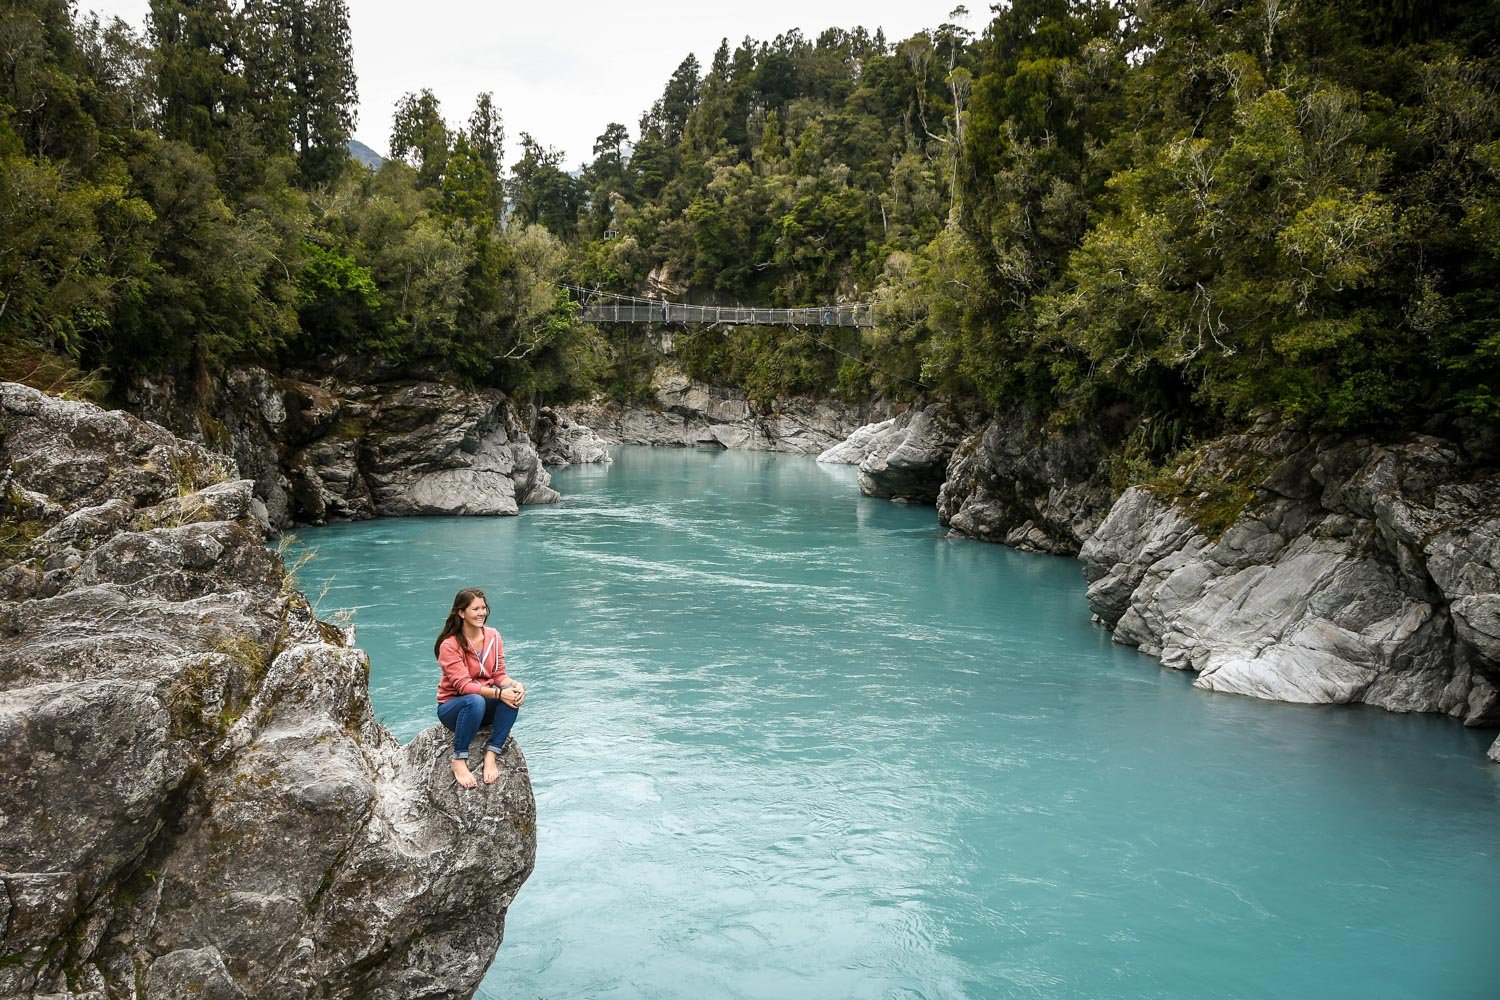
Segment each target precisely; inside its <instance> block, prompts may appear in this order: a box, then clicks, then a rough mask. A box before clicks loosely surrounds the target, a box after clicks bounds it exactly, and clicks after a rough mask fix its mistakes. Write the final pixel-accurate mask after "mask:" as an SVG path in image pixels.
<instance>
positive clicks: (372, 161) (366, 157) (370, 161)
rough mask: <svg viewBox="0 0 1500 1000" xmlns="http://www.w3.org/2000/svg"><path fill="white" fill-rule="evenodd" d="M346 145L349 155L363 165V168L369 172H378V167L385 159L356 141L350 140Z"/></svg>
mask: <svg viewBox="0 0 1500 1000" xmlns="http://www.w3.org/2000/svg"><path fill="white" fill-rule="evenodd" d="M347 145H348V147H349V155H350V156H352V157H354V158H355V159H356V160H358V161H359V162H360V163H363V164H364V165H365V166H367V167H369V168H370V169H371V170H379V169H380V165H381V164H382V163H384V162H385V157H383V156H381V155H380V154H379V153H377V152H375V150H373V149H371V148H370V147H369V146H366V145H365V144H364V143H362V142H360V141H359V140H358V139H350V140H349V142H348V143H347Z"/></svg>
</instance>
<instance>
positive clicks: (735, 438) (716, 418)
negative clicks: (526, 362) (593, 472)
mask: <svg viewBox="0 0 1500 1000" xmlns="http://www.w3.org/2000/svg"><path fill="white" fill-rule="evenodd" d="M651 388H652V401H651V403H650V404H647V405H640V406H626V405H622V404H619V403H613V402H602V403H585V404H577V405H574V406H569V407H566V408H565V412H566V414H567V416H568V417H569V418H570V419H571V420H573V421H575V422H577V423H580V424H584V425H586V426H588V427H591V428H593V429H594V431H596V432H597V433H598V434H599V435H600V436H601V437H603V438H604V439H605V440H606V441H609V442H612V443H615V444H652V445H673V446H679V447H689V448H692V447H710V448H740V449H745V450H749V451H784V452H793V453H797V454H804V455H815V454H817V453H818V452H820V451H823V450H824V449H826V448H829V447H832V446H833V445H835V444H837V443H839V442H840V441H842V440H843V439H844V438H845V437H847V436H848V435H849V433H850V432H852V431H853V430H854V429H855V428H857V427H859V426H860V425H861V424H863V423H866V422H868V421H869V420H871V419H872V417H873V416H876V415H880V416H883V415H885V414H884V413H883V412H881V408H880V407H878V406H877V407H865V408H860V407H854V406H847V405H843V404H839V403H831V402H824V401H815V400H806V399H784V400H778V401H777V403H776V404H775V406H774V407H773V408H772V409H770V410H761V409H758V408H757V407H756V406H755V405H754V404H752V403H751V402H750V401H749V400H748V399H746V397H745V394H744V393H743V392H740V391H739V390H738V389H730V388H725V387H722V386H711V385H705V384H704V383H702V382H696V381H694V380H693V379H690V378H688V377H687V376H686V375H685V374H683V373H682V371H681V370H680V369H678V368H677V367H675V366H674V365H671V364H663V365H661V366H660V367H658V368H657V369H656V371H655V373H654V374H653V376H652V380H651Z"/></svg>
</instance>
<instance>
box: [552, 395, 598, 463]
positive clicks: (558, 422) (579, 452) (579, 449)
mask: <svg viewBox="0 0 1500 1000" xmlns="http://www.w3.org/2000/svg"><path fill="white" fill-rule="evenodd" d="M536 450H537V454H538V455H539V456H541V460H542V464H543V465H546V466H562V465H593V464H598V463H603V462H613V461H614V459H613V458H612V457H610V454H609V443H608V442H607V441H605V440H604V439H603V438H601V437H600V436H599V435H598V434H596V433H594V429H593V428H592V427H586V426H584V425H583V424H580V423H579V422H578V421H576V420H574V419H573V418H572V417H570V416H569V415H568V414H567V413H564V412H562V411H561V410H554V409H552V408H551V407H550V406H544V407H542V409H541V411H540V412H539V413H538V414H537V449H536Z"/></svg>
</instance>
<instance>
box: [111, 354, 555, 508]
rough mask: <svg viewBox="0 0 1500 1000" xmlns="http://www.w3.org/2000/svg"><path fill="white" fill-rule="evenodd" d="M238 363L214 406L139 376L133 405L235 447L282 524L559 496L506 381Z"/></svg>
mask: <svg viewBox="0 0 1500 1000" xmlns="http://www.w3.org/2000/svg"><path fill="white" fill-rule="evenodd" d="M353 374H357V375H363V376H364V377H362V378H354V377H351V376H346V375H344V374H340V373H338V372H337V371H335V372H331V373H307V372H303V373H293V374H291V375H287V376H284V377H274V376H272V375H270V374H269V373H267V372H265V371H263V370H261V369H255V368H250V369H241V370H237V371H235V372H232V373H230V374H229V375H227V376H225V377H224V378H223V379H222V380H219V382H218V383H217V386H216V389H215V391H213V392H212V393H210V394H209V395H211V400H210V401H209V402H211V404H212V405H211V406H210V405H208V403H206V402H205V401H203V400H200V401H199V402H200V403H202V404H203V405H201V406H198V407H194V408H186V407H184V406H183V405H181V404H180V403H179V402H178V401H177V400H175V399H174V398H173V396H172V394H171V392H170V391H169V390H167V389H164V388H163V387H161V386H155V385H140V386H137V387H136V390H135V392H134V393H133V396H132V406H133V408H134V410H135V411H136V412H137V413H138V414H140V415H142V416H145V417H147V418H148V419H152V420H156V421H159V422H161V423H162V424H164V425H166V426H169V427H173V428H174V429H176V430H177V431H178V432H179V433H181V434H183V435H185V436H188V437H190V438H192V439H194V440H198V441H201V442H204V443H206V444H208V445H210V446H211V447H213V448H216V449H218V450H220V451H223V452H224V453H226V454H229V455H231V456H232V457H233V458H234V459H235V462H236V463H237V464H238V465H239V467H240V468H241V469H243V470H244V471H245V473H246V475H247V478H251V479H253V480H254V483H255V493H256V495H257V496H258V497H259V498H261V499H262V500H263V502H264V503H265V506H266V509H267V517H268V519H269V520H270V522H271V524H272V525H274V526H275V527H278V528H281V527H286V526H287V525H289V524H291V523H292V522H293V521H298V522H303V523H310V524H322V523H325V522H327V521H330V520H348V519H362V518H370V517H389V516H401V515H408V514H477V515H497V514H499V515H503V514H515V513H517V511H518V509H519V507H520V506H522V505H525V504H540V503H553V502H555V501H556V500H558V499H559V497H558V494H557V492H556V491H555V490H553V489H552V488H551V486H550V485H549V483H550V479H551V477H550V476H549V475H548V473H547V470H546V469H545V468H543V467H542V462H541V459H540V457H539V456H538V455H537V452H536V448H535V447H534V446H533V445H532V443H531V439H530V437H529V436H528V434H527V426H526V421H524V420H523V419H522V417H521V415H520V414H518V413H517V412H516V410H515V408H514V406H512V404H511V402H510V400H509V399H507V397H506V396H505V394H504V393H502V392H500V391H499V390H497V389H462V388H459V387H457V386H453V385H450V384H447V383H445V382H440V381H436V380H433V379H421V378H414V377H411V376H410V375H408V376H407V377H399V376H398V373H395V372H383V373H353Z"/></svg>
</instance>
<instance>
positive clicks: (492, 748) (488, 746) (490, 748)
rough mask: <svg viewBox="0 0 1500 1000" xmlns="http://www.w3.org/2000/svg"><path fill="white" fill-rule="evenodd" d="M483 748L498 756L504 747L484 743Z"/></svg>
mask: <svg viewBox="0 0 1500 1000" xmlns="http://www.w3.org/2000/svg"><path fill="white" fill-rule="evenodd" d="M484 748H485V749H486V750H488V751H489V752H490V753H492V754H494V755H495V756H496V757H498V756H500V754H502V753H503V752H504V747H497V746H492V745H491V744H489V743H486V744H485V745H484Z"/></svg>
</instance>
